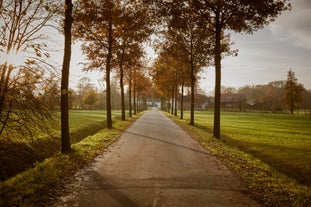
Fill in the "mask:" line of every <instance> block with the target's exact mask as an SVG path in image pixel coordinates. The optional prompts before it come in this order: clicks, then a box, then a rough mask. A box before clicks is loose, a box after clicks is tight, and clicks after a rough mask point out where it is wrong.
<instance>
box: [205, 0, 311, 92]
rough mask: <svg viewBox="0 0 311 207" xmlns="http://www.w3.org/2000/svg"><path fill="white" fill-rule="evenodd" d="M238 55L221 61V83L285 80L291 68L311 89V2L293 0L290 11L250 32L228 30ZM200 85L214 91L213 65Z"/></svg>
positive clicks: (207, 70) (237, 84)
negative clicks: (252, 32) (239, 32)
mask: <svg viewBox="0 0 311 207" xmlns="http://www.w3.org/2000/svg"><path fill="white" fill-rule="evenodd" d="M231 40H232V41H233V42H234V45H233V48H234V49H238V50H239V54H238V56H237V57H225V58H224V59H223V60H222V85H223V86H226V87H236V88H239V87H242V86H245V85H257V84H268V83H269V82H271V81H277V80H286V79H287V72H288V71H289V70H290V69H292V70H293V71H294V72H295V74H296V78H297V79H298V82H299V83H302V84H303V85H304V87H305V88H307V89H311V1H310V0H294V1H293V2H292V10H291V11H287V12H284V13H283V14H281V16H279V17H278V18H277V19H276V21H275V22H272V23H270V24H269V25H268V26H266V27H264V29H262V30H259V31H257V32H255V33H254V34H253V35H249V34H236V33H231ZM202 76H203V79H201V81H200V85H201V88H202V89H204V90H205V91H206V92H210V91H213V90H214V83H215V81H214V79H215V76H214V68H213V67H209V68H207V69H205V70H204V73H202Z"/></svg>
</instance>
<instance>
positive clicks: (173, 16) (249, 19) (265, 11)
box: [153, 0, 290, 138]
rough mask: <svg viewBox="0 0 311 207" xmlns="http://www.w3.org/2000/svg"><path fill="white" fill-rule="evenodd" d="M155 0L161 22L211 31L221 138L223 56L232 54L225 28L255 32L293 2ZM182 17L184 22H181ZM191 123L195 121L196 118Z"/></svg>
mask: <svg viewBox="0 0 311 207" xmlns="http://www.w3.org/2000/svg"><path fill="white" fill-rule="evenodd" d="M153 2H156V4H157V5H158V7H159V8H160V11H161V12H162V13H163V16H164V18H163V19H162V20H161V22H165V23H166V24H167V25H168V26H169V27H170V26H171V25H174V27H176V29H177V28H182V29H187V28H188V29H189V28H192V29H194V28H200V29H201V30H203V31H204V32H206V34H207V33H209V37H210V39H209V41H210V42H209V44H210V45H211V47H210V48H209V49H210V51H212V53H210V54H208V53H207V52H206V53H204V55H205V57H204V60H205V61H206V60H208V59H209V58H208V56H210V57H212V64H213V65H214V66H215V74H216V75H215V101H214V108H215V110H214V130H213V134H214V137H216V138H220V109H221V102H220V101H221V59H222V57H223V56H224V55H226V53H228V52H229V54H231V53H232V52H230V51H228V50H229V48H228V47H229V46H230V44H229V43H230V40H229V39H228V36H226V35H225V31H226V30H231V31H234V32H246V33H253V32H254V31H256V30H258V29H260V28H262V27H263V26H264V25H266V24H268V23H269V22H271V21H273V20H274V19H275V18H276V17H277V16H278V15H280V13H281V12H282V11H284V10H288V9H290V4H289V3H288V2H289V1H287V0H274V1H270V0H263V1H251V0H246V1H244V0H243V1H240V0H229V1H227V0H213V1H206V0H187V1H165V2H163V1H160V0H159V1H156V0H155V1H153ZM180 20H181V22H182V23H180V24H179V22H180ZM183 20H187V21H183ZM174 29H175V28H174ZM188 31H189V30H188ZM180 35H182V36H183V37H184V38H185V37H186V36H187V35H189V33H187V32H186V33H181V34H180ZM205 37H207V36H205ZM205 40H206V39H205V38H204V39H202V42H200V43H198V42H196V44H198V45H199V44H204V42H205ZM188 43H189V44H190V48H191V47H192V46H194V43H195V42H192V41H190V42H189V39H188ZM181 44H183V42H182V43H181ZM186 54H187V56H188V59H189V60H190V61H191V62H193V63H194V57H193V54H192V53H191V52H189V51H188V53H186ZM196 55H197V54H196ZM194 68H195V64H194V65H193V68H192V70H191V72H190V79H192V80H195V75H194V73H195V72H194ZM192 85H193V83H192ZM191 113H193V112H191ZM191 116H193V114H192V115H191ZM191 124H193V123H192V118H191Z"/></svg>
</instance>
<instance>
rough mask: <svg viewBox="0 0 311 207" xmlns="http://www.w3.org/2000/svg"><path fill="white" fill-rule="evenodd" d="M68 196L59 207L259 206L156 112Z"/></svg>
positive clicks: (85, 172)
mask: <svg viewBox="0 0 311 207" xmlns="http://www.w3.org/2000/svg"><path fill="white" fill-rule="evenodd" d="M64 192H65V193H64V195H63V196H62V197H60V198H59V200H58V201H57V202H56V203H55V205H54V206H85V207H101V206H151V207H155V206H178V207H182V206H185V207H186V206H187V207H188V206H195V207H198V206H206V207H226V206H230V207H235V206H247V207H250V206H259V205H258V204H257V203H256V202H255V201H253V200H252V199H251V198H250V197H248V195H247V189H246V188H245V187H244V186H243V185H242V184H241V182H240V181H239V180H238V179H237V177H236V176H235V175H234V174H233V173H232V172H230V171H229V170H228V169H227V168H226V167H225V166H223V165H222V164H221V163H220V161H218V160H217V159H216V158H215V157H213V156H212V155H211V154H210V153H209V152H208V151H206V150H204V149H203V148H202V147H201V146H200V145H199V144H198V143H197V142H195V141H194V140H193V139H192V138H191V137H190V136H189V135H188V134H187V133H186V132H185V131H183V130H182V129H181V128H180V127H179V126H178V125H176V124H175V123H174V122H173V121H171V120H170V119H169V118H167V117H166V116H164V115H163V114H162V113H161V112H159V111H158V110H156V109H152V110H149V111H147V112H146V113H145V114H144V115H143V116H142V117H141V118H140V119H138V120H137V121H136V122H135V123H134V124H133V125H132V126H131V127H130V128H128V129H127V130H126V131H125V132H124V133H123V135H122V136H121V138H120V139H119V140H118V141H117V142H115V143H114V144H113V145H111V146H110V147H109V148H108V149H107V150H106V151H105V152H104V154H103V155H101V156H99V157H98V158H96V161H95V162H94V163H93V164H92V165H91V166H88V167H85V168H84V169H83V170H81V171H80V172H78V173H77V174H76V175H75V179H74V182H72V183H70V184H68V185H67V186H66V188H65V189H64Z"/></svg>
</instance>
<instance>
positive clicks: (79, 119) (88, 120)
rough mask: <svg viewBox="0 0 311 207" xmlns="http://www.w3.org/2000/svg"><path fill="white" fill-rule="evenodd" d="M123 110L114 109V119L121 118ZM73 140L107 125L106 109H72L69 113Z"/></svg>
mask: <svg viewBox="0 0 311 207" xmlns="http://www.w3.org/2000/svg"><path fill="white" fill-rule="evenodd" d="M120 117H121V111H119V110H114V111H112V119H113V121H115V120H117V119H120ZM69 125H70V137H71V142H72V143H75V142H78V141H80V140H81V139H83V138H85V137H87V136H89V135H93V134H95V133H96V132H98V131H99V130H101V129H103V128H105V127H106V111H104V110H71V111H70V113H69Z"/></svg>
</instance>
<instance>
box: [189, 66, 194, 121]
mask: <svg viewBox="0 0 311 207" xmlns="http://www.w3.org/2000/svg"><path fill="white" fill-rule="evenodd" d="M194 85H195V77H194V66H193V64H192V65H191V103H190V105H191V106H190V125H194Z"/></svg>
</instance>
